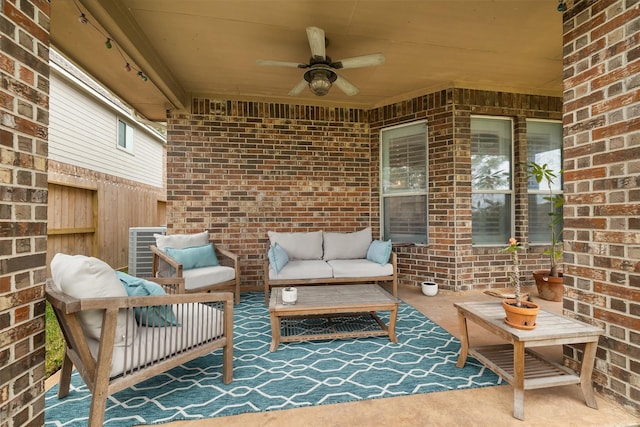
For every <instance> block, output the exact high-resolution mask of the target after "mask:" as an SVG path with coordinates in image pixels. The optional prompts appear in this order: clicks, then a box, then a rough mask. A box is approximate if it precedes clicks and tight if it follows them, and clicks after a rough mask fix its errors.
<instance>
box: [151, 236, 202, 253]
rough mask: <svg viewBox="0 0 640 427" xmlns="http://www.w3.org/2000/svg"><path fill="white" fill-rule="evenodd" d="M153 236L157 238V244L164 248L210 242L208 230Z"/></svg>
mask: <svg viewBox="0 0 640 427" xmlns="http://www.w3.org/2000/svg"><path fill="white" fill-rule="evenodd" d="M153 237H155V238H156V246H157V247H158V248H159V249H162V250H164V249H165V248H173V249H184V248H190V247H191V246H203V245H206V244H207V243H209V232H208V231H203V232H202V233H194V234H169V235H164V234H154V235H153Z"/></svg>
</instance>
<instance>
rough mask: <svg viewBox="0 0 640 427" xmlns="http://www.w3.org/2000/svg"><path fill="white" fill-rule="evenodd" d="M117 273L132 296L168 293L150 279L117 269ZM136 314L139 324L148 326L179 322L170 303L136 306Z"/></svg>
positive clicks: (169, 324)
mask: <svg viewBox="0 0 640 427" xmlns="http://www.w3.org/2000/svg"><path fill="white" fill-rule="evenodd" d="M116 275H117V276H118V279H120V282H121V283H122V285H123V286H124V288H125V290H126V291H127V295H129V296H131V297H146V296H155V295H166V294H167V293H166V292H165V290H164V288H163V287H162V286H160V285H158V284H157V283H154V282H151V281H149V280H145V279H140V278H139V277H134V276H131V275H129V274H127V273H123V272H121V271H116ZM135 315H136V320H137V321H138V324H141V325H147V326H158V327H161V326H175V325H176V324H177V321H176V315H175V313H174V312H173V310H171V306H169V305H154V306H152V307H136V308H135Z"/></svg>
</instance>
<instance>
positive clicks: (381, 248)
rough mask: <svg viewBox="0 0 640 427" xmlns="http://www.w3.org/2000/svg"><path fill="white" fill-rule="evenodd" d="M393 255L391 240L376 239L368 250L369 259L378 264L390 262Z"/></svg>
mask: <svg viewBox="0 0 640 427" xmlns="http://www.w3.org/2000/svg"><path fill="white" fill-rule="evenodd" d="M390 256H391V240H387V241H386V242H385V241H384V240H374V241H373V242H371V245H369V250H368V251H367V259H368V260H369V261H373V262H377V263H378V264H382V265H384V264H386V263H388V262H389V257H390Z"/></svg>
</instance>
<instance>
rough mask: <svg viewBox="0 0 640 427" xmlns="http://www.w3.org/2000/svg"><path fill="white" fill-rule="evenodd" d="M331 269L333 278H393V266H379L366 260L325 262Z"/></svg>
mask: <svg viewBox="0 0 640 427" xmlns="http://www.w3.org/2000/svg"><path fill="white" fill-rule="evenodd" d="M327 264H329V265H330V266H331V268H332V269H333V277H336V278H340V277H373V276H393V265H392V264H390V263H389V264H385V265H380V264H378V263H377V262H373V261H369V260H367V259H334V260H332V261H327Z"/></svg>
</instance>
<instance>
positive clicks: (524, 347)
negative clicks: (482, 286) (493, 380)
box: [454, 302, 603, 420]
mask: <svg viewBox="0 0 640 427" xmlns="http://www.w3.org/2000/svg"><path fill="white" fill-rule="evenodd" d="M454 306H455V307H456V308H457V309H458V320H459V322H460V332H461V334H460V342H461V345H462V346H461V348H460V356H459V357H458V363H457V366H458V367H459V368H461V367H463V366H464V364H465V361H466V359H467V355H468V354H471V355H473V356H474V357H476V358H477V359H478V360H479V361H480V362H482V363H483V364H484V365H485V366H487V367H488V368H489V369H491V370H492V371H494V372H495V373H496V374H498V375H500V376H501V377H502V378H504V380H505V381H507V382H508V383H509V384H511V385H512V386H513V388H514V391H513V416H514V417H515V418H517V419H519V420H524V391H525V390H532V389H536V388H546V387H556V386H562V385H567V384H580V387H581V388H582V394H583V395H584V399H585V402H586V404H587V406H589V407H590V408H596V409H597V407H598V406H597V403H596V399H595V395H594V393H593V385H592V384H591V374H592V372H593V364H594V361H595V357H596V349H597V347H598V338H599V337H600V335H602V332H603V331H602V329H600V328H597V327H595V326H592V325H589V324H586V323H583V322H580V321H577V320H575V319H571V318H569V317H566V316H562V315H559V314H555V313H550V312H548V311H545V310H540V313H539V314H538V317H537V319H536V324H537V326H536V328H535V329H532V330H521V329H516V328H512V327H510V326H509V325H507V324H506V323H505V322H504V317H505V314H504V309H503V308H502V305H501V303H500V302H465V303H454ZM467 320H471V321H472V322H474V323H477V324H478V325H480V326H482V327H483V328H485V329H486V330H488V331H489V332H491V333H493V334H495V335H498V336H500V337H502V338H504V339H505V340H507V341H508V342H509V343H510V344H504V345H493V346H484V347H470V345H469V333H468V331H467ZM580 343H584V344H585V348H584V353H583V358H582V367H581V371H580V375H579V376H578V375H576V374H575V373H574V372H573V371H572V370H570V369H568V368H567V367H565V366H562V365H559V364H557V363H554V362H551V361H549V360H546V359H545V358H544V357H542V356H541V355H540V354H539V353H536V352H535V351H533V350H531V349H530V348H531V347H541V346H548V345H556V344H558V345H561V344H580Z"/></svg>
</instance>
